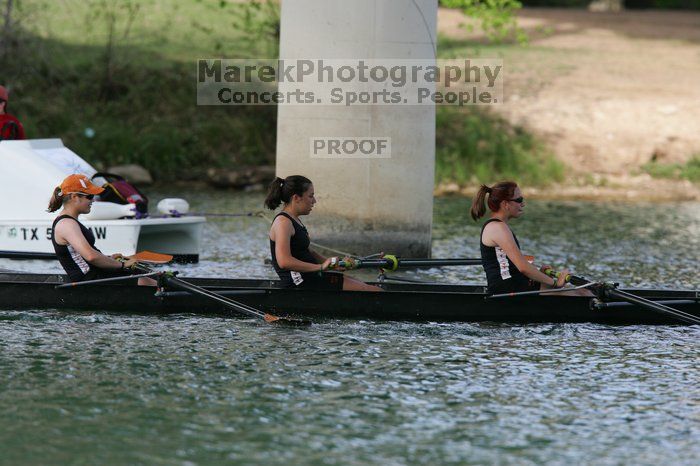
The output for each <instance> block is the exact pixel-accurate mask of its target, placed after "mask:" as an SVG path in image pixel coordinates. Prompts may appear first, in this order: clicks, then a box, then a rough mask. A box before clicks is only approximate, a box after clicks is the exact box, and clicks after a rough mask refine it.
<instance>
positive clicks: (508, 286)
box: [479, 218, 540, 294]
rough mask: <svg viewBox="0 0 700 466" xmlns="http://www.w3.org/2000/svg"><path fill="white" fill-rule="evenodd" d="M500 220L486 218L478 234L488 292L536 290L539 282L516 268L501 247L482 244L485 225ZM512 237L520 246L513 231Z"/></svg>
mask: <svg viewBox="0 0 700 466" xmlns="http://www.w3.org/2000/svg"><path fill="white" fill-rule="evenodd" d="M500 221H501V220H499V219H497V218H492V219H490V220H487V221H486V222H485V223H484V225H483V226H482V227H481V234H480V235H479V244H480V247H481V265H482V266H483V267H484V272H486V281H487V283H488V293H489V294H498V293H515V292H518V291H531V290H538V289H539V287H540V285H539V283H535V282H532V281H531V280H530V279H529V278H527V277H526V276H525V275H524V274H523V273H522V272H521V271H520V270H518V268H517V267H516V266H515V264H513V262H512V261H511V260H510V259H509V258H508V256H507V255H506V253H505V251H504V250H503V249H501V248H500V247H499V246H486V245H485V244H484V241H483V237H484V229H485V228H486V225H488V224H489V223H491V222H500ZM509 228H510V227H509ZM511 233H512V230H511ZM513 239H515V244H517V245H518V248H520V242H519V241H518V237H517V236H515V233H513Z"/></svg>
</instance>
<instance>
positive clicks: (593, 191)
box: [434, 174, 700, 202]
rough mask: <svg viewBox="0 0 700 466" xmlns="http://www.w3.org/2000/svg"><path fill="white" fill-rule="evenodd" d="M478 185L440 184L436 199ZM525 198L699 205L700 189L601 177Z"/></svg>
mask: <svg viewBox="0 0 700 466" xmlns="http://www.w3.org/2000/svg"><path fill="white" fill-rule="evenodd" d="M479 186H480V185H479V184H469V185H466V186H459V185H457V184H456V183H439V184H437V185H436V187H435V190H434V195H435V196H436V197H437V196H464V197H472V196H474V194H476V192H477V190H478V189H479ZM522 189H523V191H524V192H525V197H527V198H530V199H543V200H566V201H594V202H605V201H626V202H632V201H642V202H700V186H699V185H697V184H693V183H691V182H690V181H687V180H667V179H658V178H652V177H651V176H649V175H646V174H645V175H635V176H631V175H618V176H608V177H604V178H603V177H601V178H599V179H597V180H595V181H594V183H583V182H581V181H580V180H578V181H577V180H574V181H570V182H568V183H566V182H565V183H556V184H552V185H549V186H534V187H529V186H522Z"/></svg>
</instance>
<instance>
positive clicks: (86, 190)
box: [61, 173, 104, 196]
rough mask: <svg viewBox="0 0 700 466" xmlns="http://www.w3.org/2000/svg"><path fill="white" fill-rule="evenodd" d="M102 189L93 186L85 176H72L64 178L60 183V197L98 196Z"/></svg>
mask: <svg viewBox="0 0 700 466" xmlns="http://www.w3.org/2000/svg"><path fill="white" fill-rule="evenodd" d="M102 191H104V188H100V187H99V186H95V185H94V184H92V182H91V181H90V179H89V178H88V177H87V176H85V175H80V174H77V173H76V174H73V175H69V176H67V177H66V179H65V180H63V182H62V183H61V195H62V196H65V195H66V194H73V193H82V194H100V193H101V192H102Z"/></svg>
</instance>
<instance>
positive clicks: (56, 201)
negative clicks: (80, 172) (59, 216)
mask: <svg viewBox="0 0 700 466" xmlns="http://www.w3.org/2000/svg"><path fill="white" fill-rule="evenodd" d="M65 199H66V197H65V196H64V195H63V194H62V193H61V187H60V186H56V189H54V190H53V194H52V195H51V200H50V201H49V208H48V209H46V211H47V212H56V211H57V210H58V209H60V208H61V206H62V205H63V202H64V200H65Z"/></svg>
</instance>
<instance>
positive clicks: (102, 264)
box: [54, 219, 122, 269]
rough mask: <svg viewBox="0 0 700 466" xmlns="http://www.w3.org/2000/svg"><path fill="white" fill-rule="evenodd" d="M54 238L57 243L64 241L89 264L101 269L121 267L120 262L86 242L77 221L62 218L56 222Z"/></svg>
mask: <svg viewBox="0 0 700 466" xmlns="http://www.w3.org/2000/svg"><path fill="white" fill-rule="evenodd" d="M54 238H55V239H56V241H57V242H59V244H61V243H62V242H65V243H67V244H69V245H71V247H72V248H73V249H75V251H76V252H77V253H78V254H80V255H81V256H82V257H83V259H85V260H86V261H88V262H89V263H90V265H94V266H95V267H99V268H101V269H121V268H122V263H121V262H119V261H117V260H114V259H112V258H111V257H108V256H105V255H104V254H102V253H101V252H100V251H98V250H96V249H95V248H93V247H92V246H90V243H88V242H87V240H86V239H85V236H83V232H81V231H80V226H79V225H78V222H75V221H73V220H70V219H62V220H60V221H59V222H58V223H57V224H56V231H55V233H54Z"/></svg>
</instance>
